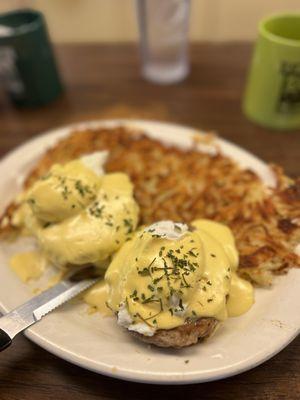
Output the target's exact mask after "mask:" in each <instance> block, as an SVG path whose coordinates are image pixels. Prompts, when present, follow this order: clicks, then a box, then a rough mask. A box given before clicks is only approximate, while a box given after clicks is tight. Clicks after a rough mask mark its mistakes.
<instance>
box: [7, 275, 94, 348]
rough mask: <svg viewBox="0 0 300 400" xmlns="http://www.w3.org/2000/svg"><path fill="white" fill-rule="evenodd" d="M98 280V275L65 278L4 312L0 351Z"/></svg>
mask: <svg viewBox="0 0 300 400" xmlns="http://www.w3.org/2000/svg"><path fill="white" fill-rule="evenodd" d="M98 280H99V277H97V278H90V279H83V280H80V281H76V280H75V281H74V280H72V279H71V278H68V279H65V280H63V281H61V282H59V283H58V284H56V285H55V286H53V287H51V288H50V289H48V290H46V291H45V292H42V293H41V294H39V295H37V296H35V297H33V298H32V299H30V300H29V301H27V302H26V303H24V304H23V305H21V306H19V307H17V308H16V309H14V310H12V311H10V312H9V313H7V314H5V315H4V316H3V317H1V318H0V351H2V350H4V349H6V348H7V347H8V346H9V345H10V344H11V343H12V339H13V338H14V337H15V336H16V335H17V334H18V333H20V332H22V331H23V330H24V329H26V328H28V327H29V326H31V325H33V324H35V323H36V322H38V321H39V320H40V319H41V318H42V317H43V316H44V315H46V314H48V313H49V312H50V311H52V310H54V309H55V308H57V307H59V306H60V305H62V304H63V303H65V302H67V301H68V300H70V299H72V298H73V297H75V296H76V295H77V294H79V293H81V292H82V291H83V290H85V289H87V288H89V287H90V286H92V285H93V284H94V283H96V282H97V281H98Z"/></svg>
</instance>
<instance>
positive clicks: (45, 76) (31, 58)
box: [0, 10, 62, 106]
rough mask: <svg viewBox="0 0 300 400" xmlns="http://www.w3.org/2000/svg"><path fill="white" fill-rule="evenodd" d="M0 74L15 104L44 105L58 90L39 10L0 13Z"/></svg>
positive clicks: (51, 55) (52, 57) (55, 73)
mask: <svg viewBox="0 0 300 400" xmlns="http://www.w3.org/2000/svg"><path fill="white" fill-rule="evenodd" d="M0 78H1V85H2V86H5V88H6V90H7V92H8V93H9V95H10V97H11V99H12V100H13V102H14V103H16V104H18V105H26V106H39V105H44V104H47V103H48V102H50V101H52V100H54V99H55V98H56V97H57V96H58V95H59V94H60V93H61V92H62V84H61V81H60V77H59V74H58V70H57V67H56V64H55V59H54V55H53V52H52V48H51V44H50V41H49V37H48V32H47V27H46V22H45V19H44V17H43V14H41V13H40V12H38V11H35V10H17V11H12V12H8V13H5V14H1V15H0Z"/></svg>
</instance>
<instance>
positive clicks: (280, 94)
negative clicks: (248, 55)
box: [243, 14, 300, 129]
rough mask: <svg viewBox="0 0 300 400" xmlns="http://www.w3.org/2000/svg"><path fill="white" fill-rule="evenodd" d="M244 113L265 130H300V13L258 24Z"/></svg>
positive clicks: (264, 20) (285, 15)
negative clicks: (266, 128)
mask: <svg viewBox="0 0 300 400" xmlns="http://www.w3.org/2000/svg"><path fill="white" fill-rule="evenodd" d="M243 110H244V113H245V114H246V116H247V117H248V118H249V119H250V120H253V121H255V122H257V123H259V124H261V125H263V126H266V127H270V128H274V129H295V128H300V14H280V15H274V16H270V17H267V18H265V19H263V20H262V21H261V22H260V24H259V37H258V40H257V43H256V47H255V50H254V55H253V59H252V65H251V68H250V73H249V76H248V82H247V86H246V92H245V96H244V102H243Z"/></svg>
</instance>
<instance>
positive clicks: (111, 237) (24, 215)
mask: <svg viewBox="0 0 300 400" xmlns="http://www.w3.org/2000/svg"><path fill="white" fill-rule="evenodd" d="M91 157H92V156H91ZM86 159H87V156H86V157H85V163H84V162H83V161H82V160H80V159H78V160H74V161H71V162H69V163H67V164H65V165H60V164H56V165H53V166H52V168H51V169H50V171H49V172H48V173H47V174H46V175H45V176H43V177H42V178H40V179H39V180H38V181H37V182H35V183H34V185H33V186H32V187H31V188H30V189H29V190H28V191H27V192H26V193H25V194H24V195H23V205H22V207H21V208H20V211H19V213H18V214H17V215H16V220H15V223H16V224H18V225H21V226H23V227H24V228H25V229H26V231H27V233H28V234H29V235H32V236H34V237H35V238H36V239H37V243H38V246H39V248H40V250H41V251H42V253H43V254H44V255H45V257H46V258H47V259H48V260H50V261H51V262H52V263H54V264H55V265H56V266H62V267H68V266H72V265H82V264H87V263H92V264H95V265H99V266H101V265H103V261H104V260H107V259H108V258H109V257H110V256H111V255H112V254H113V253H114V252H115V251H116V250H118V249H119V248H120V246H121V245H122V244H123V243H124V242H125V241H126V240H127V239H128V238H129V236H130V235H131V234H132V232H133V231H134V230H135V228H136V226H137V222H138V212H139V210H138V206H137V204H136V202H135V200H134V198H133V185H132V183H131V182H130V180H129V178H128V176H127V175H126V174H123V173H113V174H106V175H100V174H99V173H97V171H95V170H94V169H93V168H91V167H90V166H89V165H90V164H91V163H90V162H89V163H87V162H86V161H87V160H86Z"/></svg>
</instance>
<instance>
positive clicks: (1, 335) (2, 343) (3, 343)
mask: <svg viewBox="0 0 300 400" xmlns="http://www.w3.org/2000/svg"><path fill="white" fill-rule="evenodd" d="M11 342H12V340H11V338H10V337H9V336H8V334H7V333H6V332H5V331H4V330H3V329H0V351H2V350H5V349H6V348H7V347H8V346H10V345H11Z"/></svg>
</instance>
